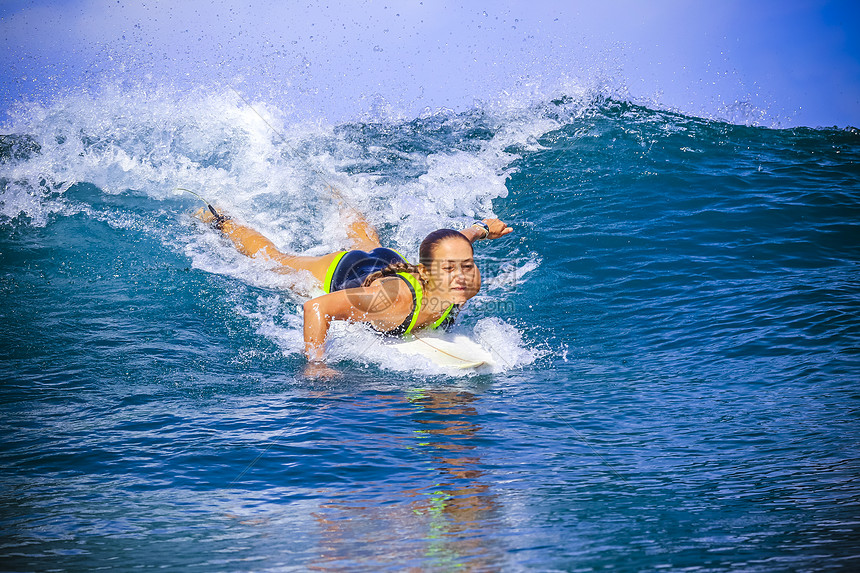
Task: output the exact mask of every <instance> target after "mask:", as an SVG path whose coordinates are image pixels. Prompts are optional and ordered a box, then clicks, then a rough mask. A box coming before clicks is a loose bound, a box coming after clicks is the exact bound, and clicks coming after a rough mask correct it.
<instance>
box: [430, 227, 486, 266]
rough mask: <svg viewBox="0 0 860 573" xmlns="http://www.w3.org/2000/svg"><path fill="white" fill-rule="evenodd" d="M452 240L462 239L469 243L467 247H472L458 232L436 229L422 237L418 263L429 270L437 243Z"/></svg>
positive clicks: (464, 236)
mask: <svg viewBox="0 0 860 573" xmlns="http://www.w3.org/2000/svg"><path fill="white" fill-rule="evenodd" d="M452 238H459V239H462V240H464V241H466V242H467V243H469V247H471V246H472V243H471V241H469V239H467V238H466V235H464V234H463V233H461V232H460V231H455V230H454V229H437V230H435V231H433V232H432V233H430V234H429V235H427V236H426V237H424V240H423V241H421V246H420V247H419V248H418V262H419V263H420V264H422V265H424V266H425V267H428V268H429V267H430V263H431V262H433V251H434V250H436V247H437V246H438V245H439V243H441V242H442V241H444V240H445V239H452ZM474 252H475V251H474V249H472V253H474Z"/></svg>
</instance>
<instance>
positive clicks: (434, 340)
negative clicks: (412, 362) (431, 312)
mask: <svg viewBox="0 0 860 573" xmlns="http://www.w3.org/2000/svg"><path fill="white" fill-rule="evenodd" d="M392 346H394V348H396V349H397V350H399V351H400V352H403V353H404V354H411V355H419V356H423V357H425V358H428V359H430V360H431V361H433V362H434V363H435V364H438V365H439V366H444V367H447V368H460V369H468V368H478V367H480V366H485V365H487V366H492V364H493V362H494V361H493V357H492V355H491V354H490V353H489V352H487V351H486V350H485V349H484V348H483V347H482V346H481V345H480V344H478V343H477V342H474V341H473V340H472V339H470V338H469V337H468V336H463V335H462V334H459V335H456V336H445V337H440V336H436V335H427V334H421V333H419V334H417V335H415V336H411V337H408V338H404V339H403V340H402V341H397V342H393V343H392Z"/></svg>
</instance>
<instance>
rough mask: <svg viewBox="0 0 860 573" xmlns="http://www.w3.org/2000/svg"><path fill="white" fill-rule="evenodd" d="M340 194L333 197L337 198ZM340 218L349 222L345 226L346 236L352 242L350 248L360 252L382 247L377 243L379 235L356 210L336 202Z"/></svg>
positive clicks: (342, 202) (343, 203) (341, 202)
mask: <svg viewBox="0 0 860 573" xmlns="http://www.w3.org/2000/svg"><path fill="white" fill-rule="evenodd" d="M339 195H340V194H337V195H335V197H339ZM338 208H339V209H340V217H341V219H343V220H344V221H349V223H348V224H347V226H346V235H347V236H348V237H349V238H350V240H351V241H352V248H353V249H358V250H360V251H372V250H373V249H376V248H378V247H381V246H382V245H381V244H380V243H379V235H378V234H377V232H376V228H375V227H374V226H373V225H371V224H370V222H369V221H368V220H367V219H365V218H364V215H362V214H361V213H360V212H359V211H358V210H357V209H355V208H354V207H351V206H349V205H347V204H346V203H345V202H344V201H340V200H339V201H338Z"/></svg>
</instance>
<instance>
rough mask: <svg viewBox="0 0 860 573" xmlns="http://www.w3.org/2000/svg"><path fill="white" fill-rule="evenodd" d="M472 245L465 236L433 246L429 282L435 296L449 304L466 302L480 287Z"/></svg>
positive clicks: (479, 275)
mask: <svg viewBox="0 0 860 573" xmlns="http://www.w3.org/2000/svg"><path fill="white" fill-rule="evenodd" d="M474 257H475V255H474V253H473V252H472V245H471V244H469V241H467V240H466V239H465V238H463V239H462V240H461V239H458V238H454V237H452V238H448V239H444V240H442V241H441V242H440V243H439V244H438V245H436V248H435V249H433V262H432V263H431V265H430V269H428V270H429V272H430V284H431V287H432V288H433V291H434V295H435V296H437V297H439V299H440V301H442V302H444V303H447V304H463V303H464V302H466V301H467V300H469V299H470V298H472V297H473V296H475V295H476V294H478V290H479V289H480V288H481V273H480V272H479V271H478V266H477V265H476V264H475V258H474Z"/></svg>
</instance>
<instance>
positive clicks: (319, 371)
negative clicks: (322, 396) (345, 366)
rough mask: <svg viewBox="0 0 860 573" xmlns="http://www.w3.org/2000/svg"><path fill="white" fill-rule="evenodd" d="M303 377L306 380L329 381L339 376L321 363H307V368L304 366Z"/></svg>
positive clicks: (332, 369)
mask: <svg viewBox="0 0 860 573" xmlns="http://www.w3.org/2000/svg"><path fill="white" fill-rule="evenodd" d="M305 376H306V377H307V378H315V379H322V380H331V379H332V378H337V377H338V376H340V372H338V371H337V370H335V369H334V368H331V367H329V366H326V364H325V363H323V362H308V364H307V366H305Z"/></svg>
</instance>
